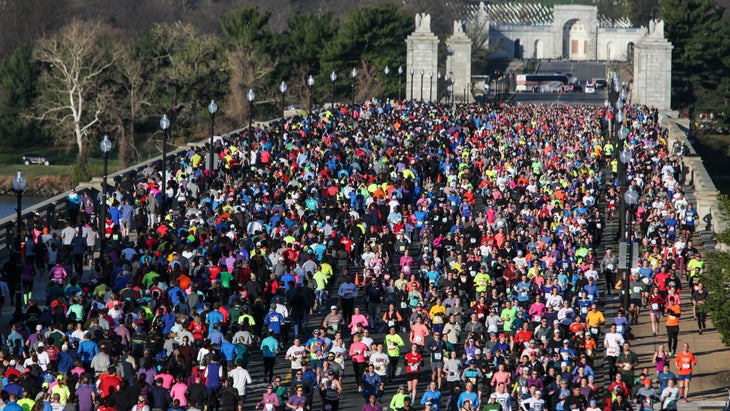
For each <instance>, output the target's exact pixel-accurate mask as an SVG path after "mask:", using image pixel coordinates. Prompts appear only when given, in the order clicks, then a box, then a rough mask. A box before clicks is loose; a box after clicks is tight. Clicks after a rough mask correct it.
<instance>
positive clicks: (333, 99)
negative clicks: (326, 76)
mask: <svg viewBox="0 0 730 411" xmlns="http://www.w3.org/2000/svg"><path fill="white" fill-rule="evenodd" d="M330 81H331V82H332V103H331V104H330V110H334V108H335V81H337V73H335V71H334V70H332V73H330Z"/></svg>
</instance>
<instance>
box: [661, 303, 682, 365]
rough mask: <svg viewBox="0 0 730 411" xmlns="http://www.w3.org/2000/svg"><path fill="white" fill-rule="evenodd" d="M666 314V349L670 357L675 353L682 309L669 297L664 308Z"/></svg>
mask: <svg viewBox="0 0 730 411" xmlns="http://www.w3.org/2000/svg"><path fill="white" fill-rule="evenodd" d="M664 313H665V314H666V316H667V320H666V327H667V350H669V356H670V357H672V356H674V355H675V354H676V353H677V340H678V338H679V317H680V316H681V315H682V309H681V307H680V306H679V304H677V302H676V300H673V299H669V300H668V302H667V308H666V309H665V310H664Z"/></svg>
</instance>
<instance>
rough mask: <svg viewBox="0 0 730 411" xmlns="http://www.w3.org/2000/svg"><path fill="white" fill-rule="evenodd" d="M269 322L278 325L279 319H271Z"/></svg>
mask: <svg viewBox="0 0 730 411" xmlns="http://www.w3.org/2000/svg"><path fill="white" fill-rule="evenodd" d="M269 322H272V323H278V322H279V317H271V319H270V320H269Z"/></svg>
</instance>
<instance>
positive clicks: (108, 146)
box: [99, 134, 112, 257]
mask: <svg viewBox="0 0 730 411" xmlns="http://www.w3.org/2000/svg"><path fill="white" fill-rule="evenodd" d="M99 148H101V156H102V158H103V159H104V175H103V176H102V181H101V210H100V213H99V214H100V216H99V218H100V221H99V234H100V235H99V238H100V239H101V240H100V243H99V244H100V249H101V254H100V255H101V256H102V257H103V256H104V250H106V235H104V232H105V228H106V227H105V224H106V196H107V193H106V178H107V170H108V168H107V166H108V163H109V152H110V151H112V141H111V140H109V136H107V135H106V134H105V135H104V139H103V140H101V143H99Z"/></svg>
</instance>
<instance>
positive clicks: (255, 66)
mask: <svg viewBox="0 0 730 411" xmlns="http://www.w3.org/2000/svg"><path fill="white" fill-rule="evenodd" d="M274 67H276V63H275V62H273V61H271V59H270V58H269V57H268V56H267V55H265V54H259V53H257V52H256V51H255V50H254V49H253V48H251V47H246V46H243V45H238V46H236V48H235V49H234V50H232V51H231V52H230V53H229V54H228V70H229V74H230V76H229V80H228V81H229V82H230V85H229V86H230V87H229V88H230V91H229V93H230V94H229V97H228V98H229V100H230V101H229V102H228V103H229V104H228V106H229V110H228V115H229V116H230V118H231V119H232V121H233V122H234V124H233V126H234V127H239V126H241V125H243V124H246V121H247V118H248V117H247V116H248V112H249V104H248V100H247V98H246V94H247V93H248V90H249V89H254V90H255V89H256V86H257V84H260V80H262V79H263V78H264V77H266V76H268V75H269V74H271V72H272V71H273V70H274ZM255 91H256V92H257V94H258V95H259V96H263V95H265V94H266V93H263V92H262V91H264V90H255Z"/></svg>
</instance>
